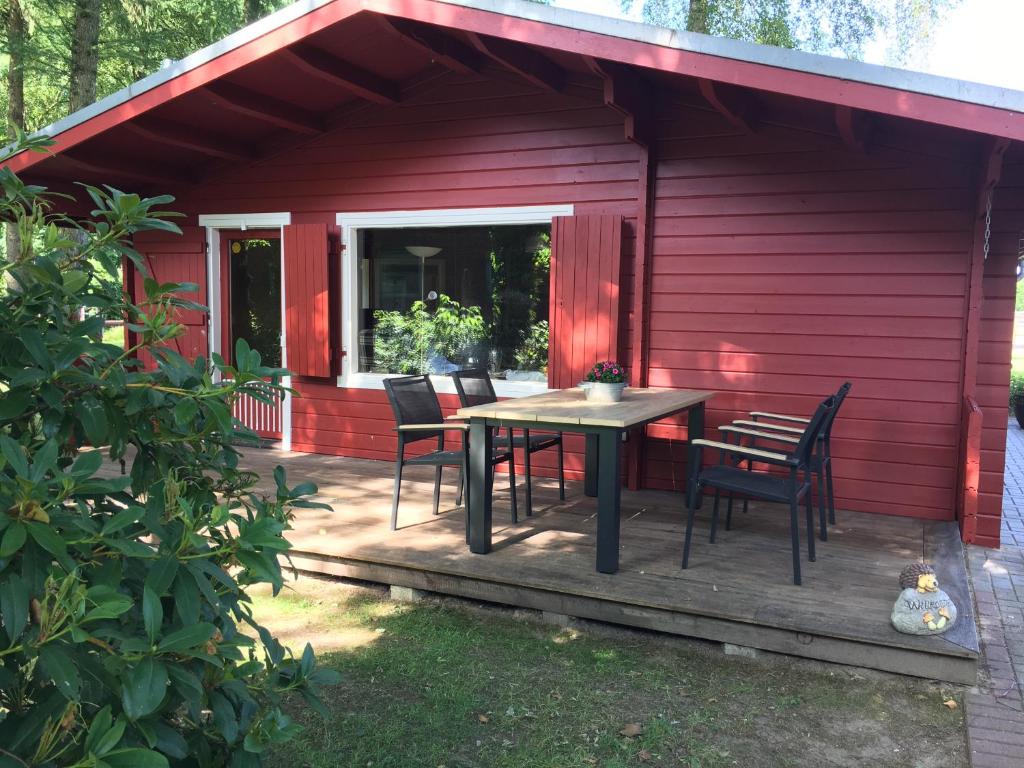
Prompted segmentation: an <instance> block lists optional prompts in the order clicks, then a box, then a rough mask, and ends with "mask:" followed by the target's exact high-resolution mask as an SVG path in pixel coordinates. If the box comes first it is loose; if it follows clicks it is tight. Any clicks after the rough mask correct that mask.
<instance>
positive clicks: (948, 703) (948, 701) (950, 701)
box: [942, 699, 960, 709]
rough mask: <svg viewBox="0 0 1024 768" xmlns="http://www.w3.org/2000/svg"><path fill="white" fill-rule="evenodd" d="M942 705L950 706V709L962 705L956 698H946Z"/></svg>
mask: <svg viewBox="0 0 1024 768" xmlns="http://www.w3.org/2000/svg"><path fill="white" fill-rule="evenodd" d="M942 706H944V707H949V708H950V709H956V708H957V707H958V706H960V705H959V704H957V703H956V701H955V700H954V699H946V700H945V701H944V702H942Z"/></svg>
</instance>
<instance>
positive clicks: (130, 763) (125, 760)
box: [103, 747, 170, 768]
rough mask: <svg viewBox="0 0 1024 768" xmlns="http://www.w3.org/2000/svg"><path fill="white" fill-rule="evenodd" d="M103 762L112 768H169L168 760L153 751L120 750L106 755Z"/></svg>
mask: <svg viewBox="0 0 1024 768" xmlns="http://www.w3.org/2000/svg"><path fill="white" fill-rule="evenodd" d="M103 762H105V763H106V764H107V765H109V766H110V768H169V766H170V764H169V763H168V762H167V758H166V757H164V756H163V755H161V754H160V753H159V752H154V751H153V750H152V749H141V748H138V747H132V748H131V749H119V750H117V751H116V752H110V753H109V754H107V755H104V757H103Z"/></svg>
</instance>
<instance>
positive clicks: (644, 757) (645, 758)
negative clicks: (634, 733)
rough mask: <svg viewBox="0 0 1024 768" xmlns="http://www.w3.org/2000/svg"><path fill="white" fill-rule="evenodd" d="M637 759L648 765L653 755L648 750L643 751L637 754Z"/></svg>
mask: <svg viewBox="0 0 1024 768" xmlns="http://www.w3.org/2000/svg"><path fill="white" fill-rule="evenodd" d="M637 758H638V759H639V760H640V762H641V763H646V762H647V761H648V760H650V759H651V753H650V752H648V751H647V750H646V749H641V750H640V752H639V754H637Z"/></svg>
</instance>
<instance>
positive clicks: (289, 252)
mask: <svg viewBox="0 0 1024 768" xmlns="http://www.w3.org/2000/svg"><path fill="white" fill-rule="evenodd" d="M332 261H337V259H333V260H332V258H331V240H330V238H329V235H328V228H327V225H326V224H291V225H289V226H286V227H285V228H284V295H285V331H284V333H285V343H286V345H287V351H288V364H287V366H286V367H287V368H288V370H289V371H291V372H292V373H294V374H297V375H299V376H319V377H326V376H331V375H334V374H335V373H336V372H337V369H336V366H335V363H336V361H335V359H334V355H333V349H334V348H336V345H335V343H334V342H335V332H334V331H335V329H336V327H337V317H338V316H339V312H338V311H337V304H336V302H337V292H338V286H337V285H335V283H337V280H336V279H335V277H336V270H335V267H334V266H333V265H332Z"/></svg>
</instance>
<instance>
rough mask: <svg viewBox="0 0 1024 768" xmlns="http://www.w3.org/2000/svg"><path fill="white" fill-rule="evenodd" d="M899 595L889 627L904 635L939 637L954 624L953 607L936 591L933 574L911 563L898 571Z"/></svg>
mask: <svg viewBox="0 0 1024 768" xmlns="http://www.w3.org/2000/svg"><path fill="white" fill-rule="evenodd" d="M900 587H902V588H903V591H902V592H900V596H899V598H897V600H896V604H895V605H894V606H893V607H892V625H893V626H894V627H895V628H896V629H897V630H898V631H900V632H904V633H906V634H908V635H939V634H942V633H943V632H945V631H946V630H948V629H949V628H950V627H951V626H953V624H954V623H955V622H956V605H955V604H954V603H953V601H952V600H951V599H950V597H949V595H947V594H946V593H945V592H943V591H942V590H941V589H939V582H938V580H937V579H936V578H935V570H934V569H933V568H932V567H931V566H930V565H928V564H927V563H911V564H910V565H908V566H907V567H906V568H904V569H903V570H902V571H900Z"/></svg>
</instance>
